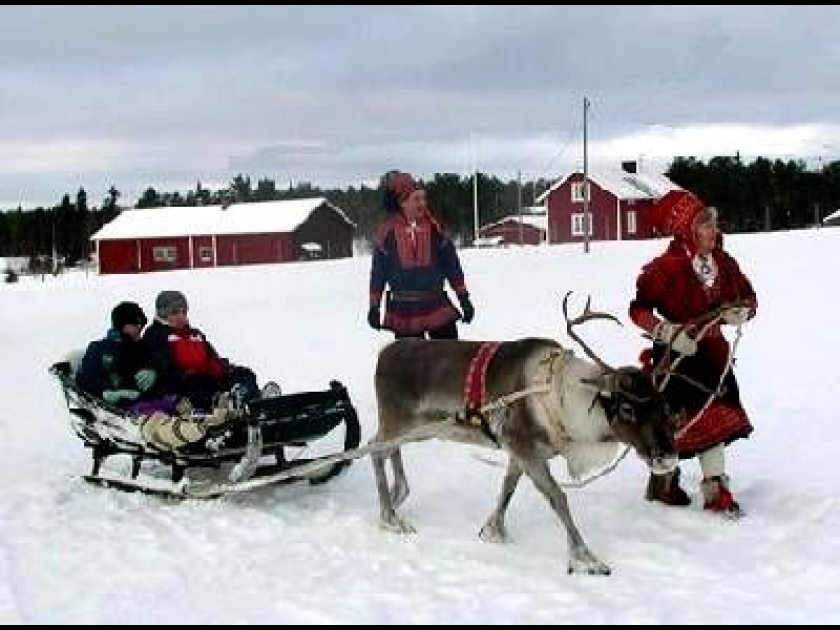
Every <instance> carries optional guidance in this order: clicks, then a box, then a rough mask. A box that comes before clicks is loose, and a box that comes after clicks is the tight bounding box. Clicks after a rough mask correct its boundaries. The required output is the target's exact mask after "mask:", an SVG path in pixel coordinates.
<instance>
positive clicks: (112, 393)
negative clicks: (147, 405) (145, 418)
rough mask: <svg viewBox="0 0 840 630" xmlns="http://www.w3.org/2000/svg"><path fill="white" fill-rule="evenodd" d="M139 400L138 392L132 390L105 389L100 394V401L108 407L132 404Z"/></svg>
mask: <svg viewBox="0 0 840 630" xmlns="http://www.w3.org/2000/svg"><path fill="white" fill-rule="evenodd" d="M138 398H140V392H138V391H135V390H133V389H106V390H105V391H104V392H102V400H104V401H105V402H106V403H108V404H110V405H119V404H120V403H121V402H123V401H126V402H134V401H135V400H137V399H138Z"/></svg>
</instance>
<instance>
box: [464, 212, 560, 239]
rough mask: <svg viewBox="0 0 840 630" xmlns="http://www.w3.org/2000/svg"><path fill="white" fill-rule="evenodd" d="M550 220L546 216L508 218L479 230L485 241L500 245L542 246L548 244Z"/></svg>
mask: <svg viewBox="0 0 840 630" xmlns="http://www.w3.org/2000/svg"><path fill="white" fill-rule="evenodd" d="M547 232H548V218H547V217H546V215H545V214H530V213H529V214H522V215H518V214H517V215H510V216H506V217H504V218H503V219H500V220H499V221H496V222H494V223H489V224H487V225H485V226H483V227H482V228H481V229H480V230H479V237H480V238H481V239H484V240H485V241H488V242H489V241H492V240H494V239H495V240H497V241H498V242H499V244H500V245H510V244H516V245H540V244H542V243H545V242H546V235H547Z"/></svg>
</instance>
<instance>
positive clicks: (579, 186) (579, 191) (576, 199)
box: [572, 182, 592, 203]
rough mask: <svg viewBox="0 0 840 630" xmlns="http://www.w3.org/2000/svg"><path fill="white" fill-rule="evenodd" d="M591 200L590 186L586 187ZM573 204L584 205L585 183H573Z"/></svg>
mask: <svg viewBox="0 0 840 630" xmlns="http://www.w3.org/2000/svg"><path fill="white" fill-rule="evenodd" d="M586 191H587V193H589V196H590V199H591V198H592V191H591V190H590V189H589V186H587V187H586ZM572 203H583V182H572Z"/></svg>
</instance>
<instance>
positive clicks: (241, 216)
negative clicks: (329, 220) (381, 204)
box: [92, 197, 352, 240]
mask: <svg viewBox="0 0 840 630" xmlns="http://www.w3.org/2000/svg"><path fill="white" fill-rule="evenodd" d="M324 204H327V205H328V206H329V207H330V208H332V209H333V210H335V211H336V212H338V213H339V214H340V215H341V217H342V218H343V219H344V220H345V221H347V223H350V224H351V225H352V222H351V221H350V219H349V218H347V215H345V214H344V212H343V211H341V210H339V209H338V208H336V207H335V206H333V205H332V204H330V203H329V202H328V201H327V200H326V199H325V198H324V197H313V198H310V199H294V200H291V201H263V202H258V203H241V204H233V205H231V206H228V207H222V206H196V207H185V208H175V207H164V208H146V209H142V210H126V211H124V212H121V213H120V214H119V216H117V218H115V219H114V220H113V221H111V222H110V223H108V224H107V225H105V226H103V227H102V229H101V230H99V231H98V232H97V233H96V234H94V235H93V237H92V240H118V239H136V238H167V237H178V236H205V235H214V234H215V235H227V234H267V233H278V232H293V231H294V230H295V229H297V228H298V227H299V226H300V225H301V224H302V223H303V222H304V221H306V220H307V219H308V218H309V216H310V215H311V214H312V213H313V212H314V211H315V210H316V209H318V208H320V207H321V206H322V205H324Z"/></svg>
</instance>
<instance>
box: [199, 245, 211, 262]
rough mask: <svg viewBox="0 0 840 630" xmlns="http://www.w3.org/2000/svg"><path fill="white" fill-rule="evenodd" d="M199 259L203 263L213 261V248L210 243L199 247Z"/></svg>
mask: <svg viewBox="0 0 840 630" xmlns="http://www.w3.org/2000/svg"><path fill="white" fill-rule="evenodd" d="M198 259H199V260H200V261H201V262H203V263H209V262H213V248H212V247H210V246H209V245H202V246H201V247H199V248H198Z"/></svg>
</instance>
